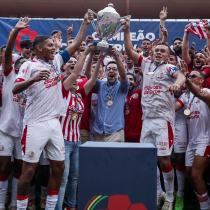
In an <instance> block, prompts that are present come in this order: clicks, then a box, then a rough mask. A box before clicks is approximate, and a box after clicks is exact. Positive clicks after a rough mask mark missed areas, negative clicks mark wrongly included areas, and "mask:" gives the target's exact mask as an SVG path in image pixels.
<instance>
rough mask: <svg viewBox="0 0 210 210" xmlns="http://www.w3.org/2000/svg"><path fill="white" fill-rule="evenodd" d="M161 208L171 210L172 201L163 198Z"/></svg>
mask: <svg viewBox="0 0 210 210" xmlns="http://www.w3.org/2000/svg"><path fill="white" fill-rule="evenodd" d="M161 210H173V202H170V201H167V200H165V201H164V204H163V206H162V208H161Z"/></svg>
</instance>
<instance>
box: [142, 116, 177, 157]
mask: <svg viewBox="0 0 210 210" xmlns="http://www.w3.org/2000/svg"><path fill="white" fill-rule="evenodd" d="M140 142H141V143H152V144H153V145H154V146H155V147H156V148H157V155H158V156H160V157H161V156H170V155H171V152H172V149H173V143H174V129H173V127H172V126H171V125H170V123H169V122H168V121H166V120H165V119H160V118H148V119H144V120H143V125H142V131H141V139H140Z"/></svg>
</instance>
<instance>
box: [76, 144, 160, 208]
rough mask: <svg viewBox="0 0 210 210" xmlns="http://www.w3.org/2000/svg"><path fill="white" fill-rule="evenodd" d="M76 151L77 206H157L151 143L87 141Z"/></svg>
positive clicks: (154, 160) (153, 153) (154, 162)
mask: <svg viewBox="0 0 210 210" xmlns="http://www.w3.org/2000/svg"><path fill="white" fill-rule="evenodd" d="M79 152H80V157H79V158H80V160H79V169H80V170H79V186H78V190H79V191H78V209H79V210H154V209H156V180H157V178H156V173H157V158H156V157H157V155H156V149H155V147H154V146H153V145H152V144H143V143H114V142H91V141H90V142H86V143H85V144H83V145H81V146H80V151H79Z"/></svg>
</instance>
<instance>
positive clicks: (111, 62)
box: [105, 61, 117, 69]
mask: <svg viewBox="0 0 210 210" xmlns="http://www.w3.org/2000/svg"><path fill="white" fill-rule="evenodd" d="M110 64H116V65H117V63H116V61H109V62H108V63H107V64H106V67H105V69H107V66H108V65H110Z"/></svg>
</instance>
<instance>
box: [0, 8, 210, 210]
mask: <svg viewBox="0 0 210 210" xmlns="http://www.w3.org/2000/svg"><path fill="white" fill-rule="evenodd" d="M166 19H167V8H166V7H163V9H162V10H161V11H160V38H159V39H158V40H155V41H154V42H153V43H152V42H151V41H150V40H149V39H144V40H142V42H141V44H140V45H139V47H138V48H137V49H134V47H133V44H132V42H131V39H130V20H129V19H125V20H124V21H123V22H122V24H123V26H124V29H123V31H124V37H125V40H124V44H125V51H123V52H118V51H117V50H116V49H115V48H114V46H113V47H112V48H109V49H107V50H101V49H100V48H98V47H97V46H96V45H95V44H93V38H92V37H91V36H90V35H88V36H87V37H86V38H85V34H86V31H87V28H88V26H89V25H90V23H91V21H92V20H93V13H92V11H90V10H88V11H87V13H86V14H85V16H84V20H83V22H82V24H81V27H80V29H79V31H78V33H77V36H76V37H72V27H69V28H68V40H67V43H68V45H67V47H66V48H65V49H62V48H61V43H62V33H61V32H60V31H53V32H52V34H51V36H50V37H49V36H37V37H36V38H35V40H34V41H33V43H32V42H31V41H30V40H23V41H21V45H20V46H21V49H22V51H21V53H20V54H15V53H14V52H13V48H14V45H15V41H16V37H17V35H18V33H19V32H20V31H21V30H22V29H25V28H26V27H28V26H29V25H30V21H29V19H28V18H27V17H25V18H21V19H20V20H19V21H18V22H17V24H16V25H15V27H14V28H13V29H12V30H11V32H10V35H9V37H8V41H7V43H6V45H5V46H2V47H1V48H0V64H1V66H0V72H1V74H0V83H1V84H0V85H1V94H0V97H1V101H0V102H1V110H0V210H5V209H6V208H8V209H10V210H14V209H17V210H25V209H31V210H33V209H38V207H37V206H39V207H40V208H41V209H46V210H53V209H56V210H62V209H63V208H65V209H67V210H76V209H77V205H78V199H79V198H78V197H77V190H78V179H79V146H80V144H82V143H84V142H86V141H100V142H121V143H123V142H129V143H133V142H136V143H152V144H153V145H155V147H156V148H157V156H158V163H157V209H161V210H172V209H173V208H174V209H175V210H182V209H184V202H183V198H184V186H185V181H186V180H187V181H188V182H189V183H190V186H191V187H192V189H193V190H194V191H195V194H196V196H197V201H198V203H199V206H200V210H210V199H209V195H208V190H207V182H208V181H209V179H208V173H209V156H210V138H209V137H210V122H209V119H210V110H209V108H210V90H209V88H210V81H209V76H210V26H209V25H206V27H205V33H206V34H207V45H206V46H203V50H202V51H201V52H197V51H196V49H195V47H194V46H192V47H190V46H189V36H190V31H189V30H187V27H186V30H185V31H184V36H183V38H180V37H179V38H175V39H174V41H173V43H172V45H170V46H169V43H168V40H167V39H168V33H167V29H166V27H165V20H166ZM170 44H171V43H170ZM131 155H132V154H131ZM172 156H173V158H172ZM139 167H141V166H139ZM134 173H135V172H134ZM206 174H207V176H204V175H206ZM175 175H176V176H175ZM40 177H41V178H40ZM160 177H162V178H163V179H162V180H163V181H162V183H161V179H160ZM175 177H176V183H177V187H174V186H175V184H174V183H175ZM206 177H207V178H206ZM8 183H10V184H8ZM37 184H39V186H40V196H39V197H40V198H39V204H37V200H36V186H37ZM162 187H163V188H164V190H163V189H162ZM9 189H10V190H9ZM175 189H176V190H175ZM8 191H10V196H9V197H10V199H9V202H8V199H7V195H8ZM192 210H195V209H192Z"/></svg>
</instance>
